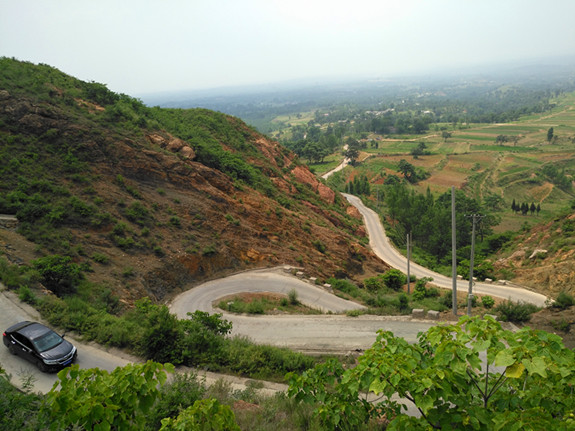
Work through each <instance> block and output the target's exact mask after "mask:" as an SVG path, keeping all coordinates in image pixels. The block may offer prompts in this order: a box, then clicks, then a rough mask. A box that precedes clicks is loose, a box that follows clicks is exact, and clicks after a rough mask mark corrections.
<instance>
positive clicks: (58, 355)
mask: <svg viewBox="0 0 575 431" xmlns="http://www.w3.org/2000/svg"><path fill="white" fill-rule="evenodd" d="M2 340H3V341H4V345H5V346H6V347H8V350H10V353H12V354H13V355H20V356H22V357H23V358H25V359H27V360H29V361H30V362H32V363H33V364H36V366H37V367H38V368H39V369H40V371H44V372H46V371H54V370H57V369H60V368H64V367H65V366H67V365H70V364H71V363H72V362H73V361H74V360H75V359H76V357H77V356H78V352H77V350H76V347H74V345H73V344H72V343H70V342H69V341H67V340H64V338H63V337H62V336H60V335H58V334H56V333H55V332H54V331H52V330H51V329H50V328H47V327H46V326H44V325H42V324H41V323H37V322H29V321H25V322H20V323H17V324H15V325H12V326H10V327H9V328H8V329H6V331H4V333H3V334H2Z"/></svg>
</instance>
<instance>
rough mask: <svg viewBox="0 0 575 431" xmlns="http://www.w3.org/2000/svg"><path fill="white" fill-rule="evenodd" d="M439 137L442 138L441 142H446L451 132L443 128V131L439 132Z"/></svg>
mask: <svg viewBox="0 0 575 431" xmlns="http://www.w3.org/2000/svg"><path fill="white" fill-rule="evenodd" d="M441 137H442V138H443V142H447V140H448V139H449V138H451V132H448V131H447V130H444V131H443V132H441Z"/></svg>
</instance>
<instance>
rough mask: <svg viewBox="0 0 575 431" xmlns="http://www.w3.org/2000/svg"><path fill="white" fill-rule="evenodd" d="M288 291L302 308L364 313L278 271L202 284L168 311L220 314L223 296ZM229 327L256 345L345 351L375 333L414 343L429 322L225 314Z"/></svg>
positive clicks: (370, 339) (368, 342)
mask: <svg viewBox="0 0 575 431" xmlns="http://www.w3.org/2000/svg"><path fill="white" fill-rule="evenodd" d="M292 289H295V290H296V292H297V293H298V299H299V300H300V301H301V302H302V303H303V304H305V305H308V306H310V307H313V308H317V309H320V310H322V311H324V312H331V313H343V312H345V311H346V310H355V309H362V308H364V307H363V306H362V305H359V304H357V303H355V302H351V301H347V300H344V299H341V298H338V297H337V296H335V295H333V294H331V293H330V292H328V291H327V290H325V289H323V288H320V287H318V286H315V285H313V284H311V283H309V282H306V281H303V280H301V279H299V278H297V277H294V276H291V275H287V274H286V273H285V272H284V271H283V269H282V268H276V269H272V270H269V269H267V270H257V271H249V272H244V273H241V274H236V275H234V276H232V277H227V278H223V279H219V280H214V281H210V282H207V283H204V284H202V285H200V286H198V287H194V288H193V289H190V290H188V291H187V292H184V293H182V294H181V295H178V297H176V298H175V299H174V301H173V302H172V304H171V305H170V310H171V311H172V312H173V313H175V314H176V315H178V316H179V317H180V318H185V317H186V315H187V313H188V312H193V311H195V310H202V311H207V312H211V313H213V312H222V310H219V309H214V307H213V305H212V303H213V302H214V301H217V300H219V298H222V297H224V296H227V295H231V294H233V293H240V292H277V293H283V294H285V295H287V294H288V292H289V291H290V290H292ZM223 314H224V318H225V319H228V320H230V321H231V322H232V323H233V330H232V335H241V336H246V337H248V338H250V339H252V340H253V341H255V342H257V343H262V344H270V345H274V346H280V347H289V348H291V349H296V350H301V351H308V352H309V351H324V352H325V351H333V352H348V351H353V350H357V349H360V350H363V349H366V348H368V347H370V346H371V345H372V344H373V342H374V341H375V338H376V332H377V330H379V329H385V330H390V331H393V332H394V334H396V335H398V336H402V337H404V338H406V339H407V340H408V341H415V340H416V336H417V333H418V332H420V331H423V330H427V329H428V328H429V327H431V326H432V325H433V323H431V322H422V321H413V320H411V319H410V318H405V317H391V318H384V317H377V316H358V317H348V316H346V315H345V314H331V315H330V314H327V315H326V314H323V315H275V316H270V315H264V316H245V315H241V316H240V315H236V314H231V313H225V312H223Z"/></svg>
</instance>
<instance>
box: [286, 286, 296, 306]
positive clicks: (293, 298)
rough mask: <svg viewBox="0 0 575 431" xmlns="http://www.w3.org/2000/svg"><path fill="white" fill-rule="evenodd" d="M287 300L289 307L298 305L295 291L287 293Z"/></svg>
mask: <svg viewBox="0 0 575 431" xmlns="http://www.w3.org/2000/svg"><path fill="white" fill-rule="evenodd" d="M288 300H289V303H290V304H291V305H299V299H298V295H297V291H296V290H295V289H292V290H290V291H289V292H288Z"/></svg>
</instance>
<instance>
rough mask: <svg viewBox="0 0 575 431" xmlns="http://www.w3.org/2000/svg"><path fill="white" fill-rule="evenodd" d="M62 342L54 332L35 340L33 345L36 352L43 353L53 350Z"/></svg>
mask: <svg viewBox="0 0 575 431" xmlns="http://www.w3.org/2000/svg"><path fill="white" fill-rule="evenodd" d="M61 342H62V337H60V336H59V335H58V334H56V333H55V332H54V331H48V332H46V333H45V334H44V335H42V336H41V337H39V338H36V339H35V340H34V341H33V343H34V346H36V349H37V350H38V352H45V351H46V350H50V349H53V348H54V347H56V346H57V345H58V344H60V343H61Z"/></svg>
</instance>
